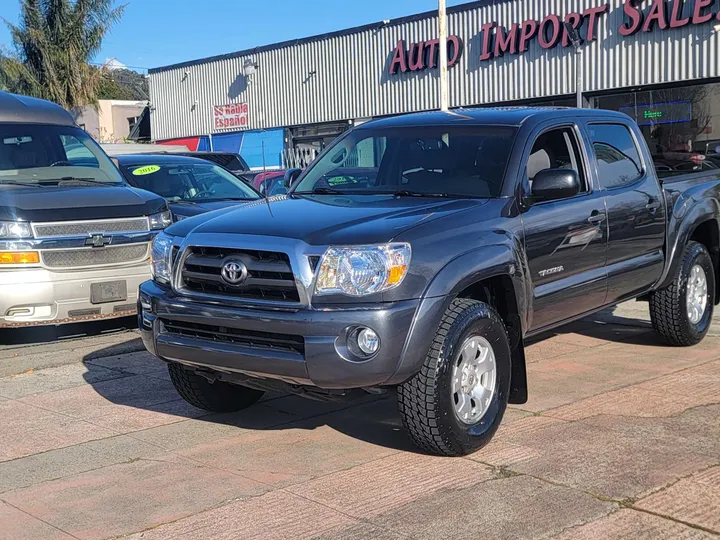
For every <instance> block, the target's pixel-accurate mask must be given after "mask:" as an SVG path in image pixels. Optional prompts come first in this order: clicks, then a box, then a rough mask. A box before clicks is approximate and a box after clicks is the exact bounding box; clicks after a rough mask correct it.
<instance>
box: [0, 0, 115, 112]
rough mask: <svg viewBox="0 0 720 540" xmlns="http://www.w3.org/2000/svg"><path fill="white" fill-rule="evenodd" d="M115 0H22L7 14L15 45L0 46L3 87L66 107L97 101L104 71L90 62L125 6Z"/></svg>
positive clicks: (0, 78)
mask: <svg viewBox="0 0 720 540" xmlns="http://www.w3.org/2000/svg"><path fill="white" fill-rule="evenodd" d="M114 3H115V0H22V1H21V5H20V20H19V23H18V25H14V24H11V23H10V22H8V21H7V20H5V19H3V20H4V21H5V24H6V25H7V26H8V28H9V29H10V35H11V36H12V40H13V45H14V47H15V50H14V51H10V52H2V51H0V87H4V88H6V89H7V90H9V91H11V92H15V93H19V94H26V95H30V96H35V97H40V98H44V99H49V100H51V101H54V102H55V103H58V104H59V105H62V106H63V107H65V108H66V109H68V110H71V109H74V108H76V107H82V106H84V105H92V104H95V103H97V99H98V91H99V89H100V87H101V84H102V82H103V80H102V79H103V77H104V73H103V70H102V69H98V68H96V67H94V66H91V65H90V61H91V60H92V59H93V58H94V57H95V55H96V54H97V53H98V52H99V51H100V47H101V45H102V40H103V38H104V37H105V35H106V34H107V33H108V32H109V31H110V29H111V28H112V26H113V25H114V24H115V23H116V22H118V20H119V19H120V17H121V16H122V13H123V11H124V9H125V6H124V5H122V6H119V7H114Z"/></svg>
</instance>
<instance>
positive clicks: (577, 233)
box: [522, 125, 607, 333]
mask: <svg viewBox="0 0 720 540" xmlns="http://www.w3.org/2000/svg"><path fill="white" fill-rule="evenodd" d="M580 141H581V139H580V136H579V130H578V128H577V126H575V125H569V126H562V127H554V128H552V129H550V130H548V131H544V132H541V133H540V134H539V135H538V136H537V137H536V139H535V141H534V143H533V145H532V148H531V149H530V151H529V153H528V155H527V156H526V158H525V159H526V163H527V189H528V192H529V191H531V189H532V181H533V178H534V177H535V175H536V174H537V173H538V172H539V171H541V170H544V169H559V168H572V169H575V170H576V171H577V172H578V175H579V177H580V181H581V192H580V193H579V194H577V195H575V196H573V197H570V198H566V199H560V200H552V201H544V202H539V203H536V204H534V205H532V206H531V207H530V208H529V209H528V210H527V211H526V212H525V213H524V214H523V217H522V220H523V228H524V231H525V250H526V253H527V258H528V264H529V267H530V273H531V276H530V278H531V280H532V284H533V309H532V321H531V322H530V331H531V332H533V333H535V332H537V331H540V330H542V329H543V328H545V327H549V326H552V325H554V324H555V323H559V322H561V321H564V320H567V319H571V318H573V317H575V316H577V315H581V314H582V313H585V312H587V311H590V310H592V309H594V308H596V307H598V306H601V305H603V303H604V301H605V294H606V289H607V274H606V271H605V261H606V248H607V221H606V216H605V202H604V199H603V196H602V192H601V191H599V190H597V189H593V185H592V182H591V175H590V174H589V170H588V167H587V163H588V160H587V157H586V156H585V155H584V152H583V146H581V145H580Z"/></svg>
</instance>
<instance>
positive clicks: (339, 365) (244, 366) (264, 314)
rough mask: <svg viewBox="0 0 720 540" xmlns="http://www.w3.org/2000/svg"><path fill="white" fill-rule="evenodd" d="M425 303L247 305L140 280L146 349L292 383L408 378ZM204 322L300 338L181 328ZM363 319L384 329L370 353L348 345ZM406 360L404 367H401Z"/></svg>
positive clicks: (421, 342)
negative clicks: (279, 343) (187, 295)
mask: <svg viewBox="0 0 720 540" xmlns="http://www.w3.org/2000/svg"><path fill="white" fill-rule="evenodd" d="M420 304H421V302H420V300H407V301H402V302H396V303H392V304H380V305H377V306H365V307H361V308H357V307H353V308H346V309H332V310H329V309H322V310H320V309H299V310H297V311H271V310H257V309H240V308H229V307H223V306H219V305H209V304H201V303H198V302H192V301H188V300H186V299H183V298H180V297H177V296H175V295H174V294H173V293H172V292H170V291H169V290H168V289H165V288H162V287H159V286H158V285H156V284H155V283H153V282H146V283H143V284H142V285H141V287H140V301H139V302H138V322H139V327H140V329H141V331H142V338H143V341H144V343H145V346H146V347H147V349H148V350H149V351H150V352H151V353H153V354H154V355H156V356H158V357H160V358H162V359H164V360H168V361H173V362H178V363H181V364H185V365H189V366H193V367H198V368H208V369H211V370H215V371H221V372H227V373H242V374H245V375H249V376H252V377H259V378H270V379H279V380H282V381H285V382H288V383H291V384H299V385H310V386H315V387H318V388H324V389H351V388H362V387H369V386H378V385H383V384H394V382H395V379H396V378H397V377H398V376H399V377H400V378H401V379H402V378H403V377H404V378H407V376H408V375H410V374H411V373H412V371H413V369H414V368H413V367H408V363H407V362H405V363H404V362H403V358H404V357H406V356H408V355H410V356H411V358H413V359H417V360H419V362H420V363H422V361H423V359H424V356H425V353H426V352H427V350H428V348H429V344H430V341H431V340H432V337H433V336H432V334H430V335H429V336H428V335H427V333H426V332H420V333H417V332H414V331H413V327H414V324H413V321H414V319H415V316H416V313H417V312H418V309H419V307H420ZM439 304H440V303H438V309H441V308H440V307H439ZM433 305H435V303H434V304H433ZM197 325H203V326H202V327H203V328H208V327H209V326H212V327H213V328H216V329H220V331H221V332H223V333H224V334H223V335H227V334H228V333H231V334H232V333H234V334H233V335H238V334H242V333H243V332H245V333H247V334H251V335H255V336H266V335H271V336H279V338H282V337H285V338H290V339H293V340H298V341H299V342H300V343H301V345H300V346H298V347H296V348H295V349H294V350H293V349H292V348H279V347H278V348H276V347H274V346H267V343H260V345H259V346H258V344H257V343H252V342H251V340H249V341H248V342H245V343H238V342H237V341H233V340H228V339H217V338H213V337H210V336H209V335H208V334H204V335H201V336H199V335H188V334H183V333H182V332H178V331H177V330H176V329H174V328H176V327H185V328H188V327H189V328H197V327H198V326H197ZM357 326H364V327H368V328H371V329H373V330H374V331H375V332H376V333H377V334H378V336H379V337H380V349H379V351H378V352H377V353H376V354H375V356H373V357H371V358H370V359H366V360H360V359H359V358H357V357H354V356H353V355H352V353H350V352H349V351H348V350H347V348H345V347H344V343H345V341H344V340H345V337H344V336H346V335H347V329H348V328H351V327H357ZM215 335H217V334H215ZM410 364H416V362H415V361H413V362H411V363H410ZM401 365H404V366H405V369H404V371H403V373H400V374H399V371H400V367H401ZM398 382H401V380H399V381H398Z"/></svg>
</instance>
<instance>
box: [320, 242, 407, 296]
mask: <svg viewBox="0 0 720 540" xmlns="http://www.w3.org/2000/svg"><path fill="white" fill-rule="evenodd" d="M411 253H412V251H411V249H410V244H406V243H393V244H380V245H377V246H337V247H330V248H328V249H327V251H326V252H325V254H324V255H323V256H322V259H321V261H320V265H319V270H318V275H317V280H316V282H315V294H346V295H348V296H365V295H368V294H373V293H378V292H382V291H387V290H390V289H394V288H395V287H397V286H399V285H400V284H401V283H402V281H403V279H405V275H406V274H407V271H408V267H409V266H410V256H411Z"/></svg>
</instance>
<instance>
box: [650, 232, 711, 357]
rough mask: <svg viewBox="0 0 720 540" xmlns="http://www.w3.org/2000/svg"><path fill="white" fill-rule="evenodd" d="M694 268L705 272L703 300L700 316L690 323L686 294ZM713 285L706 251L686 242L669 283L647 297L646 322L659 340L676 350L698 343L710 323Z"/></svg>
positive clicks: (700, 245) (709, 260) (696, 243)
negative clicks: (678, 264)
mask: <svg viewBox="0 0 720 540" xmlns="http://www.w3.org/2000/svg"><path fill="white" fill-rule="evenodd" d="M695 266H700V268H702V270H703V271H704V273H705V279H706V282H707V300H706V306H705V311H704V312H703V314H702V317H701V318H700V320H699V321H697V322H696V323H693V321H691V320H690V317H689V315H688V309H687V293H688V282H689V279H690V277H691V273H692V270H693V268H694V267H695ZM715 286H716V284H715V269H714V268H713V263H712V259H711V258H710V253H708V250H707V248H706V247H705V246H704V245H702V244H700V243H699V242H692V241H691V242H688V244H687V245H686V246H685V250H684V251H683V255H682V260H681V261H680V266H679V268H678V270H677V272H676V274H675V277H674V279H673V281H672V283H671V284H670V285H669V286H668V287H666V288H664V289H662V290H659V291H655V292H653V293H652V294H651V295H650V320H651V321H652V325H653V329H654V330H655V333H656V334H657V335H658V336H659V337H660V339H661V340H662V341H664V342H665V343H666V344H668V345H673V346H676V347H688V346H691V345H695V344H697V343H699V342H700V341H702V339H703V338H704V337H705V335H706V334H707V333H708V330H709V329H710V324H711V323H712V316H713V304H714V300H715Z"/></svg>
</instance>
